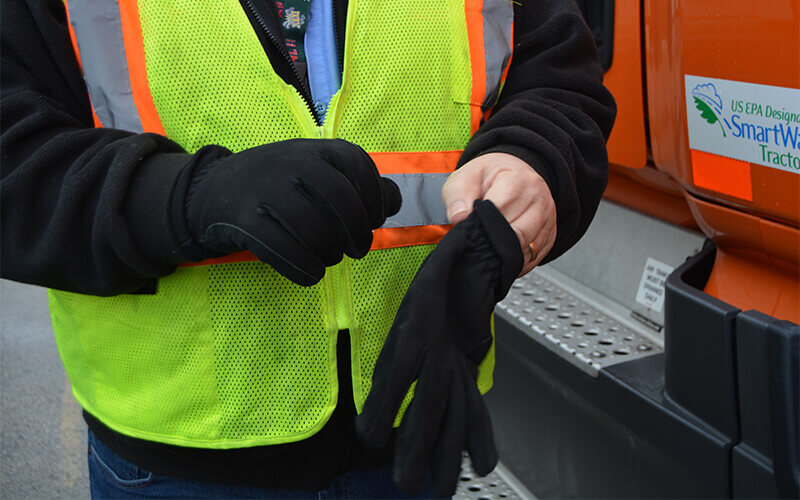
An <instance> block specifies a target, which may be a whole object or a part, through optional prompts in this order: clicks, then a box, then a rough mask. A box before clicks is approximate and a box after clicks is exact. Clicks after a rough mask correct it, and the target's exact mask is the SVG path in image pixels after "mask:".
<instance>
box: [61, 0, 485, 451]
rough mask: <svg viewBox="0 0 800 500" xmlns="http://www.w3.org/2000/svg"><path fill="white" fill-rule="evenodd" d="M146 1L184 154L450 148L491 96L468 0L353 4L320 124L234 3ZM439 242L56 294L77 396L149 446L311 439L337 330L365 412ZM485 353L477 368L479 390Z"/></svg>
mask: <svg viewBox="0 0 800 500" xmlns="http://www.w3.org/2000/svg"><path fill="white" fill-rule="evenodd" d="M72 1H76V0H72ZM138 12H139V18H140V23H141V32H142V40H143V46H144V57H145V61H146V67H147V79H148V82H149V87H150V91H151V93H152V99H153V103H154V104H155V107H156V109H157V110H158V115H159V117H160V119H161V122H162V123H163V127H164V131H165V133H166V135H167V136H168V137H169V138H171V139H173V140H175V141H176V142H178V143H179V144H180V145H181V146H183V147H184V148H186V150H187V151H189V152H193V151H196V150H197V149H199V148H200V147H202V146H204V145H206V144H220V145H223V146H226V147H228V148H230V149H231V150H233V151H234V152H236V151H241V150H243V149H246V148H250V147H253V146H257V145H260V144H264V143H269V142H274V141H280V140H284V139H290V138H296V137H311V138H316V137H320V138H333V137H338V138H342V139H346V140H348V141H352V142H354V143H356V144H359V145H361V146H362V147H363V148H365V149H366V150H367V151H370V152H376V151H389V152H391V151H455V150H461V149H463V148H464V146H465V145H466V143H467V141H468V140H469V137H470V131H471V129H470V120H471V113H472V110H471V108H473V107H474V106H480V105H481V104H482V103H471V102H470V101H471V99H472V100H474V98H472V97H471V96H472V94H471V91H472V88H471V86H472V83H471V81H472V78H473V75H472V67H471V62H470V49H469V45H468V44H469V42H468V35H467V29H466V20H465V5H464V0H461V1H444V0H412V1H400V0H398V1H392V2H389V1H380V2H378V1H366V0H350V2H349V10H348V19H347V35H346V41H345V47H346V48H345V54H344V61H345V63H344V73H343V87H342V89H341V90H340V92H339V93H337V94H336V96H334V98H333V101H332V103H331V106H330V108H329V112H328V115H327V118H326V121H325V123H324V125H323V126H321V127H318V126H317V125H316V124H315V122H314V120H313V117H312V115H311V113H310V111H309V110H308V108H307V107H306V105H305V103H304V101H303V99H302V98H301V96H300V95H299V94H298V93H297V91H296V90H295V89H294V88H293V87H292V86H290V85H288V84H287V83H285V82H284V81H283V80H281V79H280V78H279V77H278V76H277V75H276V74H275V73H274V71H273V69H272V67H271V65H270V62H269V61H268V59H267V57H266V55H265V53H264V49H263V48H262V46H261V45H260V43H259V41H258V38H257V36H256V34H255V33H254V31H253V28H252V27H251V25H250V23H249V21H248V19H247V17H246V14H245V12H244V11H243V10H242V7H241V5H240V3H239V2H238V1H236V0H219V1H198V0H185V1H176V0H139V1H138ZM72 17H75V16H74V15H73V16H72ZM73 26H75V23H73ZM87 36H90V35H86V34H85V33H84V34H83V37H84V39H85V37H87ZM473 56H474V54H473ZM84 59H85V58H84ZM84 65H86V62H85V61H84ZM87 74H88V73H87ZM87 83H88V85H89V88H90V91H91V89H92V82H91V81H89V79H88V78H87ZM93 103H94V96H93ZM431 249H432V245H417V246H410V247H403V248H392V249H384V250H375V251H371V252H370V253H369V254H368V255H367V256H366V257H365V258H363V259H361V260H352V259H348V258H345V260H344V261H343V262H342V263H341V264H339V265H337V266H334V267H332V268H329V269H328V270H327V272H326V275H325V278H324V279H323V281H322V282H321V283H319V284H317V285H315V286H312V287H308V288H304V287H300V286H297V285H294V284H293V283H291V282H290V281H288V280H286V279H285V278H283V277H281V276H280V275H278V274H277V273H276V272H275V271H273V270H272V269H271V268H270V267H269V266H267V265H265V264H262V263H260V262H239V263H228V264H219V265H207V266H197V267H180V268H178V270H177V271H176V272H175V273H173V274H171V275H169V276H167V277H164V278H162V279H160V280H159V283H158V291H157V294H155V295H121V296H117V297H108V298H102V297H93V296H86V295H80V294H74V293H67V292H60V291H50V310H51V314H52V320H53V326H54V330H55V334H56V339H57V342H58V346H59V350H60V352H61V356H62V359H63V361H64V365H65V367H66V370H67V374H68V375H69V378H70V380H71V382H72V386H73V393H74V395H75V397H76V398H77V399H78V401H79V402H80V404H81V405H82V406H83V407H84V408H85V409H86V410H87V411H88V412H89V413H91V414H92V415H94V416H95V417H96V418H98V419H99V420H100V421H101V422H103V423H104V424H105V425H107V426H108V427H110V428H112V429H114V430H115V431H117V432H120V433H122V434H125V435H129V436H133V437H136V438H141V439H146V440H151V441H157V442H162V443H168V444H174V445H183V446H194V447H205V448H235V447H247V446H258V445H268V444H277V443H286V442H291V441H297V440H300V439H304V438H307V437H309V436H311V435H313V434H314V433H315V432H317V431H318V430H319V429H320V428H321V427H322V426H323V425H324V424H325V423H326V421H327V420H328V417H329V416H330V415H331V412H332V411H333V409H334V407H335V406H336V400H337V393H338V391H339V390H340V389H339V388H338V387H337V367H336V345H335V343H336V340H337V332H338V331H339V330H340V329H349V331H350V333H351V335H350V338H351V349H352V352H353V355H352V366H351V371H352V380H353V388H352V390H353V395H354V399H355V402H356V405H357V408H358V409H359V411H360V409H361V407H362V405H363V402H364V399H365V398H366V396H367V394H368V392H369V389H370V384H371V375H372V370H373V368H374V365H375V361H376V359H377V356H378V354H379V352H380V349H381V347H382V345H383V342H384V339H385V337H386V334H387V332H388V330H389V327H390V325H391V323H392V320H393V318H394V315H395V313H396V311H397V308H398V306H399V304H400V301H401V299H402V297H403V294H404V292H405V291H406V289H407V288H408V286H409V284H410V282H411V279H412V278H413V276H414V274H415V272H416V271H417V269H418V267H419V265H420V264H421V262H422V260H423V259H424V258H425V256H426V255H427V254H428V253H429V252H430V251H431ZM493 357H494V353H493V350H492V351H491V352H490V353H489V355H488V356H487V358H486V360H484V363H483V364H482V366H481V370H480V375H479V386H480V388H481V390H482V391H484V392H485V391H486V390H488V388H489V387H490V386H491V383H492V379H491V372H492V367H493V363H494V359H493ZM341 390H350V389H349V388H342V389H341ZM409 399H410V398H408V397H407V398H406V402H405V403H404V407H405V405H406V404H407V403H408V400H409Z"/></svg>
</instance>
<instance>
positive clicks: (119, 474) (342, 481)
mask: <svg viewBox="0 0 800 500" xmlns="http://www.w3.org/2000/svg"><path fill="white" fill-rule="evenodd" d="M88 462H89V484H90V488H91V493H92V498H93V499H101V498H102V499H105V498H226V499H229V498H231V499H232V498H265V499H272V498H275V499H284V498H286V499H294V498H308V499H318V500H322V499H327V498H430V497H431V494H430V492H429V491H424V492H423V493H422V494H421V495H420V496H417V497H410V496H408V495H406V494H404V493H403V492H401V491H400V490H398V489H397V487H396V486H395V485H394V482H392V469H391V467H383V468H378V469H368V470H354V471H350V472H348V473H346V474H344V475H343V476H340V477H338V478H336V479H335V480H334V481H333V484H331V486H330V487H329V488H328V489H326V490H322V491H317V492H313V491H302V490H272V489H264V488H252V487H248V486H234V485H227V484H219V483H204V482H200V481H191V480H187V479H178V478H173V477H166V476H160V475H158V474H154V473H153V472H150V471H146V470H144V469H142V468H141V467H138V466H136V465H134V464H132V463H130V462H128V461H127V460H125V459H124V458H122V457H121V456H119V455H117V454H116V453H114V452H113V451H111V450H110V449H109V448H108V447H107V446H106V445H104V444H103V443H102V442H101V441H100V440H99V439H97V437H96V436H95V435H94V434H93V433H92V432H89V457H88Z"/></svg>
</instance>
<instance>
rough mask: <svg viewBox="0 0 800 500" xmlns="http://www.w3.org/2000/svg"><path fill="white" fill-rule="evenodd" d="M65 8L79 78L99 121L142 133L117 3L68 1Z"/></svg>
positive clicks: (87, 0)
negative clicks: (77, 58) (78, 55)
mask: <svg viewBox="0 0 800 500" xmlns="http://www.w3.org/2000/svg"><path fill="white" fill-rule="evenodd" d="M68 8H69V20H70V24H72V29H73V30H74V31H75V39H76V40H77V42H78V50H79V51H80V53H81V65H82V66H83V77H84V79H85V80H86V87H87V88H88V89H89V96H90V97H91V99H92V107H93V108H94V111H95V113H96V114H97V117H98V118H99V119H100V123H102V124H103V126H104V127H109V128H118V129H122V130H128V131H130V132H143V131H144V129H143V128H142V122H141V121H140V120H139V112H138V111H137V109H136V104H135V103H134V101H133V92H132V91H131V81H130V76H129V74H128V60H127V59H126V57H125V44H124V42H123V38H122V21H121V19H120V13H119V5H118V4H117V2H116V1H111V0H69V2H68Z"/></svg>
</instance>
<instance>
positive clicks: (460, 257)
mask: <svg viewBox="0 0 800 500" xmlns="http://www.w3.org/2000/svg"><path fill="white" fill-rule="evenodd" d="M522 264H523V257H522V250H521V249H520V244H519V240H518V239H517V236H516V234H515V233H514V231H513V229H511V226H509V224H508V222H507V221H506V219H505V218H504V217H503V215H502V214H501V213H500V211H499V210H498V209H497V208H496V207H495V206H494V204H493V203H492V202H490V201H476V202H475V205H474V211H473V213H472V214H471V215H470V216H469V217H468V218H467V219H466V220H464V221H462V222H461V223H459V224H456V225H455V226H454V227H453V228H452V229H451V230H450V231H449V232H448V233H447V234H446V235H445V237H444V238H442V241H441V242H440V243H439V245H438V246H437V247H436V249H434V251H433V252H432V253H431V254H430V255H429V256H428V258H427V259H426V260H425V262H423V264H422V267H420V269H419V271H418V272H417V275H416V276H415V277H414V281H412V282H411V286H410V287H409V289H408V292H406V295H405V297H404V298H403V301H402V302H401V304H400V309H399V310H398V312H397V316H396V317H395V320H394V324H393V325H392V328H391V330H390V331H389V336H388V338H387V340H386V344H385V345H384V347H383V350H382V351H381V353H380V356H379V357H378V361H377V364H376V365H375V371H374V373H373V378H372V389H371V390H370V393H369V395H368V397H367V400H366V402H365V404H364V409H363V411H362V412H361V415H359V416H358V418H357V420H356V428H357V431H358V434H359V436H361V438H362V439H363V440H364V442H365V443H366V444H367V445H369V446H375V447H378V446H384V445H385V444H386V443H387V442H388V440H389V438H390V436H391V432H392V425H393V422H394V419H395V416H396V415H397V411H398V409H399V408H400V405H401V403H402V402H403V399H404V398H405V396H406V393H407V392H408V389H409V387H410V386H411V384H412V383H413V382H414V380H416V381H417V385H416V388H415V390H414V399H413V400H412V401H411V404H410V405H409V407H408V411H407V412H406V413H405V415H404V416H403V421H402V423H401V425H400V429H399V430H398V434H397V440H396V442H395V455H394V481H395V483H396V484H397V485H398V486H399V487H400V488H401V489H403V490H406V491H408V492H409V493H418V492H419V491H420V490H421V489H422V487H423V486H424V484H425V481H426V478H427V476H428V474H429V473H430V475H431V478H432V485H433V492H434V494H435V495H437V496H451V495H453V493H454V492H455V488H456V483H457V481H458V476H459V472H460V470H461V457H462V452H463V450H465V449H466V450H468V451H469V454H470V458H471V459H472V467H473V469H474V470H475V472H476V473H478V474H479V475H482V476H483V475H486V474H488V473H489V472H491V471H492V469H493V468H494V466H495V465H496V463H497V453H496V451H495V446H494V438H493V435H492V425H491V421H490V419H489V413H488V411H487V409H486V406H485V404H484V402H483V398H482V396H481V394H480V392H479V391H478V387H477V384H476V378H477V374H478V365H479V364H480V362H481V361H482V360H483V358H484V357H485V356H486V353H487V351H488V349H489V347H490V346H491V343H492V336H491V331H490V323H489V322H490V316H491V314H492V311H493V310H494V306H495V304H496V303H497V302H498V301H500V300H501V299H502V298H503V297H505V295H506V293H508V290H509V288H510V287H511V284H512V283H513V281H514V279H515V278H516V276H517V275H518V274H519V272H520V270H521V269H522Z"/></svg>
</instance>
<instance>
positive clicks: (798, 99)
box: [684, 75, 800, 174]
mask: <svg viewBox="0 0 800 500" xmlns="http://www.w3.org/2000/svg"><path fill="white" fill-rule="evenodd" d="M684 81H685V84H686V122H687V125H688V127H689V147H690V148H692V149H695V150H698V151H705V152H706V153H713V154H718V155H721V156H726V157H728V158H734V159H736V160H743V161H747V162H750V163H756V164H758V165H764V166H766V167H772V168H777V169H780V170H785V171H787V172H794V173H797V174H800V89H793V88H786V87H773V86H771V85H758V84H755V83H745V82H734V81H731V80H721V79H719V78H707V77H703V76H693V75H685V76H684Z"/></svg>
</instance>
